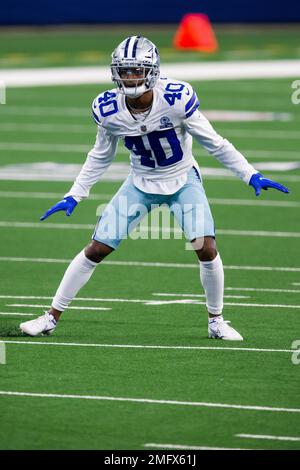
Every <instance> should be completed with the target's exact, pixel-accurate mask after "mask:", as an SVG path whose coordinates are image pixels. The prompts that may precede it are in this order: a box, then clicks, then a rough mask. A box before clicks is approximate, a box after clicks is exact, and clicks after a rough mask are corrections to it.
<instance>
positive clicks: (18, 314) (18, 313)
mask: <svg viewBox="0 0 300 470" xmlns="http://www.w3.org/2000/svg"><path fill="white" fill-rule="evenodd" d="M0 315H15V316H19V317H33V316H34V317H35V316H36V315H35V314H34V313H20V312H0Z"/></svg>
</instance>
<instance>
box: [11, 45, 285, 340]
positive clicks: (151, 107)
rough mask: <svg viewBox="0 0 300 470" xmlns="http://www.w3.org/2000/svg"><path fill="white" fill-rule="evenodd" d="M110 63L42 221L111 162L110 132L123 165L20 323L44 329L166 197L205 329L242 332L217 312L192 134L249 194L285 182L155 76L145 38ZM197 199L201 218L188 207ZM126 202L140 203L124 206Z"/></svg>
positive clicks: (210, 227)
mask: <svg viewBox="0 0 300 470" xmlns="http://www.w3.org/2000/svg"><path fill="white" fill-rule="evenodd" d="M111 72H112V80H113V82H114V84H115V88H114V89H112V90H109V91H106V92H104V93H101V94H100V95H98V96H97V97H96V98H95V100H94V102H93V104H92V113H93V117H94V119H95V121H96V124H97V126H98V130H97V137H96V143H95V145H94V147H93V148H92V150H91V151H90V152H89V153H88V156H87V160H86V162H85V164H84V165H83V167H82V169H81V171H80V173H79V175H78V176H77V178H76V180H75V182H74V184H73V186H72V187H71V189H70V191H69V192H68V193H67V194H66V195H65V196H64V199H63V200H62V201H60V202H58V203H57V204H55V206H53V207H52V208H51V209H49V210H48V211H47V212H46V213H45V214H44V215H43V216H42V217H41V220H45V219H46V218H47V217H49V216H50V215H51V214H53V213H55V212H57V211H65V213H66V215H67V216H70V215H71V214H72V212H73V210H74V209H75V207H76V206H77V204H78V203H79V202H80V201H81V200H82V199H84V198H87V197H88V196H89V191H90V189H91V187H92V186H93V185H94V184H95V183H97V182H98V181H99V180H100V178H101V175H102V174H103V173H104V171H105V170H106V169H107V168H108V167H109V165H110V164H111V162H112V160H113V158H114V156H115V153H116V149H117V144H118V140H119V139H121V140H123V142H124V145H125V147H127V149H128V150H129V151H130V163H131V171H130V174H129V176H128V178H127V179H126V181H125V182H124V183H123V184H122V186H121V187H120V189H119V190H118V192H117V193H116V194H115V196H114V197H113V198H112V200H111V201H110V203H109V204H108V206H107V208H106V209H105V210H104V212H103V214H102V216H101V217H100V218H99V220H98V223H97V225H96V228H95V232H94V234H93V237H92V241H91V243H89V244H88V245H87V246H86V247H85V248H84V249H83V250H82V251H81V252H80V253H79V254H78V255H77V256H76V257H75V258H74V259H73V261H72V262H71V264H70V265H69V267H68V268H67V270H66V272H65V274H64V277H63V279H62V281H61V283H60V285H59V287H58V290H57V292H56V294H55V296H54V298H53V302H52V306H51V308H50V310H49V311H47V312H45V314H44V315H42V316H40V317H38V318H37V319H34V320H31V321H27V322H24V323H21V325H20V328H21V330H22V331H23V332H24V333H26V334H28V335H31V336H36V335H38V334H40V333H43V334H50V333H51V332H53V330H54V329H55V328H56V325H57V322H58V320H59V317H60V315H61V314H62V312H63V311H64V310H65V309H66V308H67V307H68V305H69V304H70V302H71V301H72V299H74V297H75V296H76V295H77V293H78V291H79V290H80V289H81V288H82V287H83V286H84V285H85V284H86V283H87V282H88V280H89V279H90V277H91V275H92V274H93V272H94V270H95V268H96V266H97V265H98V264H99V263H100V262H101V261H102V260H103V259H104V258H106V256H108V255H109V254H110V253H111V252H112V251H114V250H115V249H116V248H118V246H119V244H120V242H121V240H122V239H123V238H126V236H127V235H128V233H129V232H130V230H132V229H133V228H134V227H135V226H136V225H137V224H138V222H139V221H140V220H141V216H142V214H145V212H146V213H147V212H149V211H150V210H151V208H152V206H153V205H155V206H156V207H157V205H161V204H166V205H168V206H169V208H170V210H171V211H172V212H173V213H174V215H175V217H176V218H177V220H178V222H179V224H180V225H181V228H182V230H183V231H184V233H185V235H186V237H187V238H188V240H189V241H190V242H192V245H193V248H194V250H195V253H196V255H197V257H198V259H199V268H200V279H201V283H202V286H203V288H204V291H205V295H206V306H207V310H208V336H209V338H220V339H224V340H237V341H241V340H243V338H242V336H241V335H240V334H239V333H238V332H237V331H236V330H235V329H233V328H232V327H231V326H229V324H228V322H226V321H224V319H223V316H222V310H223V292H224V272H223V265H222V260H221V257H220V254H219V253H218V251H217V246H216V239H215V229H214V222H213V218H212V214H211V211H210V207H209V204H208V201H207V198H206V195H205V191H204V188H203V182H202V176H201V172H200V169H199V166H198V164H197V162H196V161H195V159H194V157H193V154H192V141H193V138H194V139H195V140H196V141H197V142H199V143H200V144H201V145H202V146H203V147H204V148H205V149H206V150H207V151H208V152H209V153H210V154H211V155H213V156H214V157H215V158H216V159H217V160H218V161H219V162H221V163H222V164H223V165H225V167H227V168H229V169H230V170H232V172H233V173H234V174H235V175H236V176H237V177H238V178H240V179H241V180H242V181H244V183H246V184H248V185H250V186H252V187H253V188H254V189H255V194H256V196H258V195H259V194H260V192H261V189H268V188H275V189H278V190H279V191H283V192H285V193H288V189H287V188H285V187H284V186H282V185H280V184H278V183H276V182H273V181H271V180H269V179H266V178H264V177H263V176H262V175H261V174H260V173H258V172H257V171H256V170H255V169H254V168H253V166H252V165H250V164H249V163H248V161H247V160H246V159H245V157H244V156H243V155H242V154H241V153H240V152H239V151H237V150H236V149H235V147H234V146H233V145H232V144H231V143H230V142H229V141H228V140H226V139H224V138H223V137H221V136H220V135H218V134H217V133H216V131H215V130H214V129H213V127H212V126H211V125H210V123H209V122H208V121H207V119H206V118H205V117H204V116H203V114H202V113H201V112H200V111H199V109H198V108H199V100H198V98H197V95H196V93H195V91H194V90H193V88H192V87H191V85H189V84H188V83H186V82H183V81H178V80H174V79H169V78H166V77H160V59H159V53H158V51H157V48H156V47H155V45H154V44H153V43H152V42H151V41H149V40H148V39H147V38H145V37H141V36H132V37H129V38H127V39H125V40H124V41H123V42H122V43H121V44H120V45H119V46H118V47H117V48H116V49H115V51H114V52H113V54H112V62H111ZM124 201H125V202H126V204H127V206H126V210H125V207H124V204H125V203H124ZM199 205H200V206H201V208H202V212H201V211H200V212H201V214H202V215H203V218H202V217H201V216H199V214H200V212H197V210H198V208H199ZM132 207H135V208H136V207H141V208H142V209H141V210H140V211H136V210H135V211H132V210H131V209H130V208H132ZM186 207H189V217H186V215H187V214H186ZM128 208H129V209H128ZM145 208H146V211H145ZM202 219H203V220H202Z"/></svg>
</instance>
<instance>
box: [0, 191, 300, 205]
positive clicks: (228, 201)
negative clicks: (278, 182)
mask: <svg viewBox="0 0 300 470" xmlns="http://www.w3.org/2000/svg"><path fill="white" fill-rule="evenodd" d="M0 197H1V193H0ZM208 200H209V203H210V204H211V205H222V206H223V205H224V206H233V205H234V206H255V207H295V208H296V207H297V208H299V207H300V203H299V202H296V201H266V200H263V199H260V200H259V199H222V198H210V197H209V198H208Z"/></svg>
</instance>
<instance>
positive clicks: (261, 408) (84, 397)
mask: <svg viewBox="0 0 300 470" xmlns="http://www.w3.org/2000/svg"><path fill="white" fill-rule="evenodd" d="M0 395H2V396H20V397H36V398H62V399H66V398H73V399H77V400H99V401H120V402H130V403H148V404H154V405H173V406H192V407H201V408H227V409H235V410H251V411H271V412H282V413H300V408H283V407H275V406H257V405H235V404H228V403H208V402H198V401H179V400H156V399H151V398H130V397H111V396H99V395H73V394H72V395H71V394H58V393H32V392H17V391H8V390H0Z"/></svg>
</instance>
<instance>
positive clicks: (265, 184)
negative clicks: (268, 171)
mask: <svg viewBox="0 0 300 470" xmlns="http://www.w3.org/2000/svg"><path fill="white" fill-rule="evenodd" d="M249 186H252V187H253V188H254V190H255V196H259V195H260V193H261V190H262V189H264V190H267V189H268V188H274V189H277V190H278V191H282V192H283V193H289V190H288V188H286V187H285V186H283V185H282V184H279V183H276V181H272V180H269V179H267V178H264V176H263V175H262V174H261V173H255V174H254V175H252V176H251V178H250V181H249Z"/></svg>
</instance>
